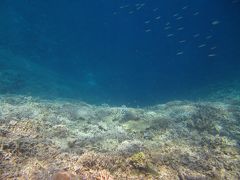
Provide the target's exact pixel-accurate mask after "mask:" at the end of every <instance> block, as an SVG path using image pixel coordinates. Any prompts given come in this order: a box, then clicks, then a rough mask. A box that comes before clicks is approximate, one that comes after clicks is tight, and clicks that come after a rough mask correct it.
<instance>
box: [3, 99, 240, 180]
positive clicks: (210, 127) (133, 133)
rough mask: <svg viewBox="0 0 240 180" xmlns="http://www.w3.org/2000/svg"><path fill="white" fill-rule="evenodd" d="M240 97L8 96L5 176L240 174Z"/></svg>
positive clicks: (212, 176)
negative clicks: (136, 100)
mask: <svg viewBox="0 0 240 180" xmlns="http://www.w3.org/2000/svg"><path fill="white" fill-rule="evenodd" d="M239 121H240V101H239V102H236V101H234V102H231V101H229V102H224V103H223V102H190V101H173V102H169V103H166V104H160V105H156V106H152V107H148V108H128V107H125V106H123V107H110V106H106V105H102V106H93V105H89V104H86V103H84V102H79V103H76V102H67V101H57V100H55V101H47V100H40V99H35V98H32V97H24V96H1V98H0V143H1V146H0V147H1V148H0V179H4V180H5V179H54V180H57V179H66V180H68V179H106V180H111V179H239V178H240V173H239V169H240V149H239V144H240V126H239V123H240V122H239Z"/></svg>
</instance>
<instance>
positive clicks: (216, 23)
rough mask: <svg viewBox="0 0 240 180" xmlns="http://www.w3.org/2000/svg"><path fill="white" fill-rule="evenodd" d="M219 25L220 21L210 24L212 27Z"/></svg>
mask: <svg viewBox="0 0 240 180" xmlns="http://www.w3.org/2000/svg"><path fill="white" fill-rule="evenodd" d="M219 23H220V21H217V20H215V21H213V22H212V25H213V26H215V25H218V24H219Z"/></svg>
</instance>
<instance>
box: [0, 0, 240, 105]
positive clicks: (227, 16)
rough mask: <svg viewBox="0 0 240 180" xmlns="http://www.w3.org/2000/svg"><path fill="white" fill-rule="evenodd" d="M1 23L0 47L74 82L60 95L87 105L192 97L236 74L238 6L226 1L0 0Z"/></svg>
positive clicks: (238, 66) (239, 33)
mask: <svg viewBox="0 0 240 180" xmlns="http://www.w3.org/2000/svg"><path fill="white" fill-rule="evenodd" d="M137 3H139V4H141V3H144V5H143V6H142V8H141V9H140V10H136V8H137V7H138V6H139V5H138V4H137ZM136 4H137V5H136ZM121 6H124V7H123V8H121ZM126 6H127V7H126ZM185 6H187V8H186V9H184V8H183V7H185ZM155 8H158V10H156V11H154V9H155ZM132 11H133V12H132ZM196 12H199V14H198V15H195V16H194V13H196ZM176 13H178V14H179V16H182V17H183V19H181V20H176V17H174V14H176ZM158 16H161V18H160V19H155V18H156V17H158ZM148 20H150V21H151V22H149V23H145V21H148ZM213 21H218V22H220V23H219V24H217V25H212V22H213ZM168 22H169V23H170V26H171V29H169V30H165V29H164V28H165V27H166V26H168V25H167V23H168ZM0 25H1V29H0V46H1V48H8V49H10V50H11V51H12V52H14V53H15V54H17V55H21V56H23V57H25V58H27V59H29V60H31V61H34V62H36V63H38V64H41V65H43V66H45V67H46V68H47V69H50V70H52V71H55V72H57V73H58V74H60V76H61V77H62V78H63V79H64V80H65V81H74V83H75V84H76V86H75V87H74V88H76V89H75V90H76V92H78V93H76V94H74V95H72V94H68V95H65V96H66V97H74V98H82V99H84V100H86V101H88V102H93V103H110V104H130V105H148V104H155V103H160V102H164V101H168V100H175V99H190V98H195V99H196V98H198V97H197V96H195V97H194V96H191V94H192V93H191V92H194V91H195V90H198V89H201V88H203V87H207V86H208V85H210V84H214V83H218V82H221V81H226V80H229V81H230V80H234V79H239V77H240V72H239V69H240V62H239V59H240V3H239V2H238V3H233V2H232V1H231V0H191V1H190V0H188V1H186V0H169V1H163V0H146V1H137V0H114V1H110V0H34V1H32V0H21V1H16V0H1V2H0ZM179 27H184V30H182V31H178V30H177V28H179ZM147 29H151V31H150V32H146V30H147ZM171 33H172V34H174V36H173V37H167V35H168V34H171ZM194 34H200V36H199V37H197V38H194V37H193V36H194ZM207 36H212V37H211V38H210V39H206V37H207ZM181 40H186V43H179V41H181ZM201 44H206V47H203V48H198V46H199V45H201ZM214 46H216V47H217V48H216V49H215V50H211V49H210V48H211V47H214ZM180 51H183V52H184V53H183V54H182V55H176V54H177V52H180ZM209 54H216V57H208V55H209ZM43 73H44V72H43ZM199 96H200V94H199Z"/></svg>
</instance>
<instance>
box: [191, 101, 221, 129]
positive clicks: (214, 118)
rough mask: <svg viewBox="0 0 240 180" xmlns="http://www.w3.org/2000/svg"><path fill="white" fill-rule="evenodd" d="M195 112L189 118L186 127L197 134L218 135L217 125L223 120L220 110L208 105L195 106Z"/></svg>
mask: <svg viewBox="0 0 240 180" xmlns="http://www.w3.org/2000/svg"><path fill="white" fill-rule="evenodd" d="M196 108H197V110H196V112H195V113H194V114H193V115H192V116H191V119H190V121H189V122H188V126H189V127H190V128H193V129H196V130H198V131H199V132H203V131H207V132H209V133H215V134H216V133H219V129H218V128H217V123H219V122H220V121H221V119H223V118H224V116H223V113H222V111H221V110H220V109H218V108H215V107H213V106H210V105H202V104H197V105H196Z"/></svg>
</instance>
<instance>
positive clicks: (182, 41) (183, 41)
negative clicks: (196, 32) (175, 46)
mask: <svg viewBox="0 0 240 180" xmlns="http://www.w3.org/2000/svg"><path fill="white" fill-rule="evenodd" d="M178 42H179V43H185V42H186V40H181V41H178Z"/></svg>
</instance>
